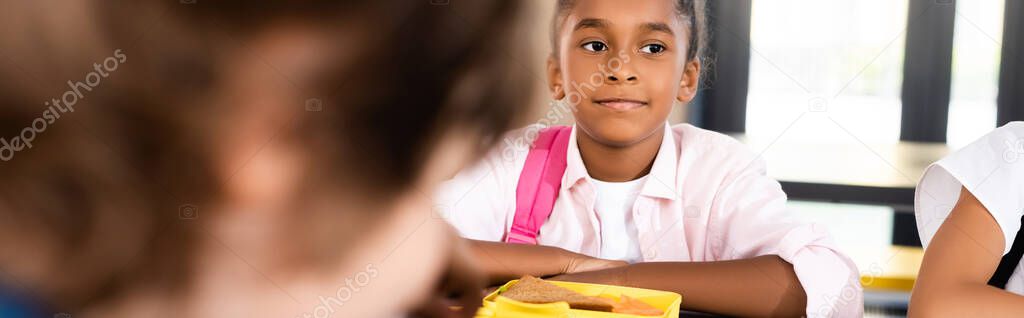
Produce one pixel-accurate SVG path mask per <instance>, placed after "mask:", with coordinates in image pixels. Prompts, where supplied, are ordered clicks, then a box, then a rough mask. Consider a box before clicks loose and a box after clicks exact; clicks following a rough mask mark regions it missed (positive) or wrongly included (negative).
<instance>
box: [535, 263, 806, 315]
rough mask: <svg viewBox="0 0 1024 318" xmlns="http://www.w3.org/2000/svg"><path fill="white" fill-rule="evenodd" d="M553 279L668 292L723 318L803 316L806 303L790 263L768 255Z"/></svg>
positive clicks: (689, 306)
mask: <svg viewBox="0 0 1024 318" xmlns="http://www.w3.org/2000/svg"><path fill="white" fill-rule="evenodd" d="M554 279H555V280H565V281H576V282H588V283H600V284H615V285H623V286H631V287H640V288H650V289H657V290H665V291H673V292H676V293H679V294H681V295H683V309H687V310H694V311H700V312H707V313H715V314H721V315H729V316H758V317H762V316H786V317H795V316H803V315H805V313H806V306H807V305H806V304H807V295H806V293H805V292H804V290H803V287H802V286H801V285H800V281H799V280H798V279H797V276H796V273H794V272H793V266H792V265H791V264H789V263H787V262H786V261H784V260H782V259H781V258H779V257H778V256H774V255H768V256H759V257H755V258H750V259H743V260H731V261H717V262H660V263H640V264H633V265H629V266H626V267H620V268H613V269H606V270H600V271H594V272H585V273H578V274H568V275H562V276H558V277H555V278H554Z"/></svg>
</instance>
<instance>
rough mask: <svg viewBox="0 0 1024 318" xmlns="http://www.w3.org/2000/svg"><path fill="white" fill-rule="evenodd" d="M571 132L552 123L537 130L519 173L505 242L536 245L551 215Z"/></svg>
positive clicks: (560, 182) (559, 186)
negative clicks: (510, 222) (510, 223)
mask: <svg viewBox="0 0 1024 318" xmlns="http://www.w3.org/2000/svg"><path fill="white" fill-rule="evenodd" d="M571 133H572V128H571V127H568V126H553V127H549V128H545V129H543V130H541V131H540V133H538V135H537V140H536V141H534V142H533V147H532V148H530V152H529V153H528V154H527V155H526V165H525V166H523V172H522V173H520V174H519V185H518V186H517V187H516V214H515V217H514V218H513V221H512V229H511V230H510V231H509V233H508V235H507V236H506V237H505V242H507V243H520V244H537V235H538V234H540V227H541V225H544V222H545V221H547V219H548V216H550V215H551V210H552V209H553V208H554V206H555V199H557V198H558V191H559V190H560V189H561V187H562V176H563V175H564V174H565V165H566V163H565V155H566V152H567V150H568V148H569V135H570V134H571Z"/></svg>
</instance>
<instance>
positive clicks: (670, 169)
mask: <svg viewBox="0 0 1024 318" xmlns="http://www.w3.org/2000/svg"><path fill="white" fill-rule="evenodd" d="M664 129H665V134H664V136H663V137H662V139H661V147H660V148H658V154H657V156H655V158H654V164H653V165H651V172H650V174H649V176H650V177H648V178H647V181H646V182H645V183H644V185H643V188H641V189H640V195H641V196H649V197H656V198H663V199H669V200H675V199H676V198H677V197H678V194H677V192H676V179H677V178H676V173H677V170H678V167H679V165H678V154H677V153H676V149H677V148H676V140H675V135H674V134H673V133H672V128H671V127H670V126H669V125H668V123H667V122H666V123H665V128H664ZM577 133H578V130H577V127H576V125H573V126H572V132H571V134H570V135H569V149H568V151H566V158H565V161H566V168H565V177H564V178H563V179H562V189H563V190H564V189H571V188H572V187H575V186H576V185H578V184H579V183H581V182H586V179H587V177H589V176H590V175H589V174H588V173H587V168H586V166H584V165H583V157H581V155H580V148H579V145H578V144H577V142H576V136H577V135H576V134H577Z"/></svg>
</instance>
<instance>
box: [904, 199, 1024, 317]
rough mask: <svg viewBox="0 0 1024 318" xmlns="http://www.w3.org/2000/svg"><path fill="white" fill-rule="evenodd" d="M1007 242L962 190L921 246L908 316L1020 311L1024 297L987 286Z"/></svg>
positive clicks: (991, 219) (971, 314)
mask: <svg viewBox="0 0 1024 318" xmlns="http://www.w3.org/2000/svg"><path fill="white" fill-rule="evenodd" d="M1005 244H1006V243H1005V241H1004V238H1003V235H1002V230H1001V229H1000V227H999V225H998V224H997V223H996V221H995V219H993V218H992V215H991V214H990V213H989V212H988V210H987V209H986V208H985V207H984V206H983V205H982V204H981V202H979V201H978V199H977V198H975V196H974V195H973V194H971V192H969V191H967V190H966V189H961V193H960V199H959V201H958V202H957V204H956V206H954V207H953V210H952V211H951V212H950V214H949V217H948V218H946V220H945V221H944V222H943V223H942V225H941V226H940V227H939V229H938V231H937V232H936V233H935V236H934V237H933V238H932V241H931V244H929V245H928V249H927V250H926V251H925V255H924V260H923V261H922V263H921V270H920V273H919V275H918V279H917V284H916V285H915V286H914V291H913V293H912V294H911V300H910V308H909V315H910V316H911V317H963V316H978V317H989V316H992V317H1004V316H1013V315H1019V314H1020V313H1021V312H1024V296H1020V295H1016V294H1013V293H1010V292H1007V291H1005V290H1002V289H998V288H995V287H992V286H989V285H988V280H989V278H990V277H991V276H992V274H993V273H994V272H995V269H996V267H997V266H998V264H999V261H1000V259H1001V258H1002V251H1003V250H1004V248H1005Z"/></svg>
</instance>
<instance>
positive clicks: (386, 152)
mask: <svg viewBox="0 0 1024 318" xmlns="http://www.w3.org/2000/svg"><path fill="white" fill-rule="evenodd" d="M519 6H520V3H519V2H518V1H482V0H474V1H462V2H457V1H452V2H451V4H450V5H446V6H438V5H434V4H432V3H431V1H428V0H416V1H409V0H373V1H370V0H359V1H334V0H330V1H328V0H303V1H203V0H200V1H198V2H196V3H192V4H185V3H180V2H179V1H156V0H146V1H117V2H115V1H100V0H93V1H75V2H71V3H65V2H58V1H19V2H17V3H11V4H7V5H5V7H6V8H5V9H4V11H5V12H3V13H0V20H2V21H4V22H2V23H3V25H4V27H3V28H0V105H3V106H2V108H0V137H2V138H11V137H13V136H17V135H18V134H20V132H21V130H22V129H24V128H25V127H28V126H29V125H31V124H32V122H33V120H34V119H36V118H38V117H39V116H40V114H41V113H42V112H43V111H44V109H46V108H47V106H46V105H44V104H43V102H44V101H48V100H50V98H59V97H60V94H61V93H63V92H64V91H66V90H67V89H68V84H67V81H69V80H72V81H77V80H81V79H82V77H83V75H84V74H86V73H87V72H90V71H92V65H93V63H94V62H98V61H102V60H103V59H104V58H105V57H107V56H110V55H111V54H113V53H112V52H114V51H115V50H118V49H120V50H122V52H123V54H125V55H126V56H127V60H126V62H125V63H124V64H122V65H121V66H120V67H119V69H118V70H117V71H116V72H115V73H112V74H110V76H109V77H108V78H106V79H104V82H103V83H102V84H101V85H99V86H98V87H97V88H96V89H95V90H93V91H91V92H89V93H88V95H87V96H85V97H84V98H83V99H82V100H81V101H80V102H79V103H78V104H77V105H76V106H75V109H76V110H75V112H73V113H67V114H65V115H64V116H65V117H64V118H61V119H59V121H57V122H55V123H54V124H52V125H50V126H49V127H48V128H47V130H46V131H45V133H40V134H38V135H37V136H36V138H35V140H34V141H33V147H32V148H30V149H25V150H22V151H20V152H18V153H17V154H16V155H15V156H14V158H12V159H11V160H9V161H2V162H0V245H2V246H3V247H2V248H0V269H3V272H0V284H3V285H7V286H24V287H27V288H29V289H33V288H35V289H36V292H37V293H39V294H40V295H39V296H40V297H41V298H43V299H48V300H50V301H51V302H52V303H54V304H55V306H56V307H61V308H59V309H65V308H66V309H72V310H73V309H78V308H81V307H82V306H89V305H92V304H96V303H101V302H103V301H105V300H109V299H111V298H112V297H118V296H119V295H121V293H123V292H124V291H125V290H126V289H127V288H131V287H132V286H137V285H139V284H146V285H149V286H167V288H169V289H173V288H180V287H181V286H180V285H181V284H182V282H187V281H188V279H187V278H188V277H189V273H190V268H189V267H188V264H191V262H192V258H193V257H194V255H193V252H194V246H195V244H194V242H196V241H197V237H198V236H199V235H200V234H198V233H197V231H195V230H190V229H189V226H188V225H187V224H183V222H182V221H181V220H179V217H178V216H179V209H180V207H182V206H183V204H195V205H197V206H200V207H202V206H204V205H207V204H211V202H217V201H218V200H220V199H221V198H222V195H223V193H222V190H223V189H222V183H223V182H224V181H225V180H223V176H220V175H218V174H217V173H216V171H215V167H214V158H213V156H214V155H213V153H214V150H216V149H214V147H215V144H214V143H213V142H211V141H210V140H211V139H215V138H216V134H218V133H220V132H223V131H225V130H226V129H230V127H231V125H232V116H231V114H232V113H233V112H240V111H245V109H246V107H245V105H219V104H210V103H206V102H204V101H208V100H209V99H208V98H209V97H210V96H213V95H215V94H217V91H218V89H219V88H220V87H223V85H225V83H224V81H225V80H226V79H225V77H224V76H223V74H222V69H221V68H220V66H221V65H223V64H224V63H225V62H227V61H231V60H232V59H233V58H234V57H235V54H236V53H237V52H238V51H239V50H244V49H245V48H244V44H239V43H245V41H246V40H247V39H248V38H249V37H252V36H256V35H258V34H260V33H261V32H263V31H264V30H265V29H267V28H270V27H272V26H274V25H275V23H276V22H280V21H299V22H301V23H303V24H305V25H310V26H315V27H316V28H317V29H319V30H322V31H323V32H327V33H328V34H331V33H333V34H337V36H336V39H337V42H336V43H326V44H327V45H328V46H330V47H335V48H342V49H346V50H347V52H350V53H352V54H353V55H352V56H349V57H348V58H338V61H337V62H336V63H333V64H328V65H320V66H319V67H318V72H317V73H316V75H315V76H314V77H313V78H310V79H304V80H302V81H301V82H299V83H293V84H294V85H295V86H297V87H296V88H295V89H298V90H302V91H303V92H304V93H305V94H306V96H317V97H320V98H322V100H323V109H324V110H323V111H320V112H306V111H305V109H304V105H303V101H302V100H297V101H296V103H295V104H294V105H281V107H287V108H289V113H290V114H294V116H295V117H294V120H293V123H294V124H293V125H292V126H291V127H294V128H293V129H286V130H284V133H282V135H281V136H280V137H279V138H278V140H277V141H275V142H286V143H290V144H292V145H294V147H293V148H294V149H302V150H303V151H308V152H309V155H310V156H309V157H311V158H314V159H313V161H312V162H310V163H309V165H307V166H305V167H303V169H305V173H304V175H305V176H306V177H305V178H304V179H303V180H304V184H303V187H304V189H302V190H304V191H302V192H303V193H305V195H306V196H327V195H329V193H330V190H331V189H335V188H337V186H338V185H339V184H340V183H345V182H347V183H352V184H362V185H364V187H365V188H364V189H365V192H366V195H367V196H372V197H378V198H387V197H388V196H389V195H394V194H396V193H400V192H403V191H408V190H409V187H410V186H411V184H410V183H411V182H412V181H413V180H414V179H415V178H416V177H417V176H418V175H419V174H420V173H421V172H422V171H421V170H422V169H423V162H424V159H425V157H426V156H427V155H429V154H430V151H431V150H432V149H434V146H435V145H436V144H435V143H436V141H437V140H438V137H439V136H441V135H442V134H445V133H448V132H451V131H453V130H455V129H459V130H458V131H462V132H470V133H472V134H473V135H474V136H476V140H477V141H478V142H477V144H479V148H480V149H481V150H483V149H486V148H488V147H490V146H491V145H492V144H494V143H495V142H496V139H497V136H498V135H499V134H500V133H501V132H503V131H506V130H507V129H509V128H510V126H511V125H512V123H513V122H515V121H516V120H517V115H518V114H519V113H520V111H519V109H524V108H526V106H525V105H524V103H525V102H526V96H529V93H528V88H529V87H530V85H526V84H527V76H526V74H525V73H524V72H525V70H523V69H521V68H518V67H515V65H520V64H517V63H509V62H508V58H516V59H521V58H524V56H525V52H526V49H525V48H523V47H522V45H521V44H520V43H515V42H514V41H513V40H512V38H513V36H512V32H514V30H516V24H517V23H520V22H519V20H518V19H517V18H516V15H517V14H518V12H519V11H520V10H519V9H518V7H519ZM351 34H364V35H369V36H366V37H365V38H366V39H367V41H365V42H360V43H359V44H360V47H350V46H348V45H351V41H349V38H348V36H349V35H351ZM292 108H293V109H292ZM306 190H308V191H306ZM315 199H316V198H309V197H306V198H296V199H295V201H296V202H305V201H309V200H315ZM296 210H297V212H294V213H295V214H296V218H295V219H296V220H298V221H296V224H294V225H295V226H296V227H299V228H301V227H302V226H306V225H310V224H316V223H325V222H326V223H327V224H339V227H345V226H348V227H354V226H357V225H358V224H360V223H359V222H362V220H372V219H374V218H377V217H379V216H376V215H374V212H373V211H352V210H346V209H345V208H344V207H339V209H338V210H337V211H334V212H333V213H331V214H324V213H319V214H318V213H316V212H312V211H304V210H303V209H301V207H298V206H297V209H296ZM202 213H204V214H203V217H206V216H207V215H208V213H216V212H215V211H212V212H211V211H206V210H202ZM289 213H292V212H289ZM331 222H335V223H331ZM297 233H302V231H298V232H297ZM358 235H359V234H358V233H351V232H350V231H344V230H336V231H332V232H331V235H328V236H327V237H317V238H315V239H312V238H304V237H297V238H296V241H295V242H294V243H295V244H298V245H299V248H306V249H309V250H316V251H314V252H310V255H317V257H320V258H318V260H322V259H329V260H337V259H339V258H340V257H341V256H343V254H344V250H345V248H344V247H343V246H341V247H339V246H337V245H335V246H332V247H333V248H327V249H324V248H323V246H316V244H318V242H319V243H323V244H329V243H324V242H333V244H340V243H337V242H345V241H346V238H348V237H347V236H353V237H355V236H358ZM307 243H308V245H303V244H307ZM324 250H327V251H328V252H326V254H327V255H321V254H323V253H324V252H323V251H324ZM318 253H320V254H318ZM311 257H312V256H311ZM30 264H31V265H30ZM24 275H28V276H33V275H35V276H40V275H41V276H45V277H51V278H52V280H53V282H54V283H52V286H49V287H46V288H43V287H39V286H41V285H42V284H36V282H33V281H24V280H19V278H21V277H25V276H24Z"/></svg>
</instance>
